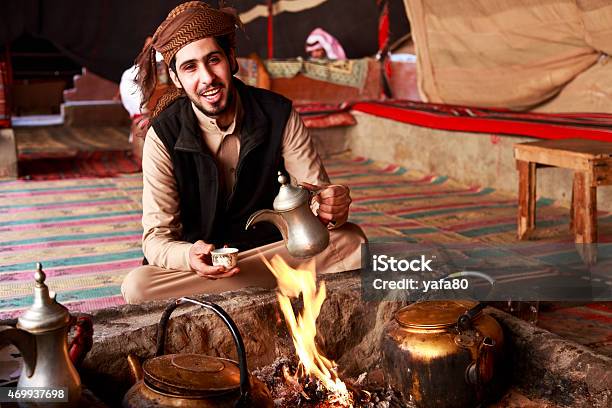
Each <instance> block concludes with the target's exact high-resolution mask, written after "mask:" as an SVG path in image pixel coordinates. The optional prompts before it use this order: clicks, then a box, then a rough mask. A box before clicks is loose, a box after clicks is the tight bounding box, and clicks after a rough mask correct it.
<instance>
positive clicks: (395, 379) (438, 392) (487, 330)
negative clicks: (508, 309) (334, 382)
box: [382, 300, 504, 408]
mask: <svg viewBox="0 0 612 408" xmlns="http://www.w3.org/2000/svg"><path fill="white" fill-rule="evenodd" d="M483 308H484V304H483V303H476V302H473V301H454V300H431V301H424V302H419V303H413V304H411V305H409V306H406V307H404V308H402V309H400V310H399V311H398V312H397V313H396V314H395V319H394V320H393V321H392V322H390V323H389V324H388V325H387V326H386V327H385V332H384V335H383V340H382V350H383V353H384V356H383V366H384V367H385V371H386V373H387V375H388V377H389V378H388V380H389V382H390V383H391V385H392V386H393V387H394V388H395V389H397V390H399V391H401V392H402V393H403V395H404V398H406V399H409V400H410V402H411V403H412V404H414V405H415V406H417V407H419V408H469V407H476V406H478V405H479V404H481V403H482V402H484V401H486V400H487V399H489V398H492V397H494V396H495V395H496V394H497V393H498V392H499V389H500V387H501V382H502V381H501V375H500V374H501V371H502V370H501V364H502V357H503V347H504V337H503V331H502V328H501V327H500V325H499V323H497V321H496V320H495V319H494V318H493V317H491V316H489V315H487V314H484V313H483V312H482V309H483Z"/></svg>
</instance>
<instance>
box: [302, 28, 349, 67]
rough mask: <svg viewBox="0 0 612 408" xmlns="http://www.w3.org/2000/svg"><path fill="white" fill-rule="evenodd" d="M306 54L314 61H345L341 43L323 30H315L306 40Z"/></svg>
mask: <svg viewBox="0 0 612 408" xmlns="http://www.w3.org/2000/svg"><path fill="white" fill-rule="evenodd" d="M306 53H307V54H308V57H309V58H312V59H330V60H345V59H346V54H345V53H344V48H342V45H340V41H338V39H337V38H336V37H334V36H333V35H331V34H330V33H328V32H327V31H325V30H323V29H322V28H315V29H314V30H312V32H311V33H310V34H308V38H306Z"/></svg>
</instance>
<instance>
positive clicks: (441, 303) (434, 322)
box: [395, 300, 478, 329]
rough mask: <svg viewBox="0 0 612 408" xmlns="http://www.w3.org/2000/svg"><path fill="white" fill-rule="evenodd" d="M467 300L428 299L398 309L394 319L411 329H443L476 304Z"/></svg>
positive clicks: (452, 324) (453, 324)
mask: <svg viewBox="0 0 612 408" xmlns="http://www.w3.org/2000/svg"><path fill="white" fill-rule="evenodd" d="M477 304H478V302H473V301H469V300H428V301H424V302H417V303H413V304H411V305H408V306H406V307H403V308H402V309H400V310H398V311H397V313H396V314H395V320H396V321H397V322H398V323H399V324H400V325H402V326H404V327H409V328H413V329H443V328H447V327H452V326H455V325H456V324H457V319H458V318H459V316H461V315H462V314H464V313H465V312H467V311H468V310H470V309H471V308H473V307H474V306H476V305H477Z"/></svg>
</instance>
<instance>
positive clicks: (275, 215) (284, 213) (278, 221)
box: [245, 171, 329, 258]
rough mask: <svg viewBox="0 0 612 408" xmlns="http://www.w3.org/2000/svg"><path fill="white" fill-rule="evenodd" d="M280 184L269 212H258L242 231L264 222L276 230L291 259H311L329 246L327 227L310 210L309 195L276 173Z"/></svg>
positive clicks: (310, 196)
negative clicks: (280, 235)
mask: <svg viewBox="0 0 612 408" xmlns="http://www.w3.org/2000/svg"><path fill="white" fill-rule="evenodd" d="M278 182H279V183H280V184H281V187H280V190H279V192H278V195H277V196H276V198H275V199H274V202H273V204H272V207H273V208H274V211H272V210H259V211H257V212H255V213H253V214H252V215H251V216H250V217H249V219H248V220H247V223H246V227H245V229H249V227H251V225H253V224H256V223H258V222H261V221H267V222H270V223H272V224H274V225H275V226H276V228H278V229H279V231H280V232H281V234H282V236H283V240H284V241H285V246H286V247H287V251H288V252H289V254H290V255H291V256H293V257H294V258H311V257H313V256H315V255H317V254H319V253H321V252H323V251H324V250H325V248H327V245H329V231H328V230H327V227H326V226H325V225H323V223H322V222H321V221H320V220H319V219H318V218H317V217H316V216H315V215H314V214H313V212H312V210H311V209H310V199H311V198H312V194H311V192H309V191H308V190H306V189H304V188H303V187H301V186H298V187H296V186H292V185H291V183H290V179H289V177H287V176H286V175H284V174H282V173H281V172H280V171H279V172H278Z"/></svg>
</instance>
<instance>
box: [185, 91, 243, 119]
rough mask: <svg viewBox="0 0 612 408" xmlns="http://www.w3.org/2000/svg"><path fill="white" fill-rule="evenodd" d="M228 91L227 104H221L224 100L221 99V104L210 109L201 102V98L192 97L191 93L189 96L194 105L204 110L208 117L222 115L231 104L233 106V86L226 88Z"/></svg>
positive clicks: (201, 110)
mask: <svg viewBox="0 0 612 408" xmlns="http://www.w3.org/2000/svg"><path fill="white" fill-rule="evenodd" d="M226 91H227V99H226V100H225V105H223V106H221V103H223V101H219V106H217V107H215V108H213V109H212V110H208V109H206V108H205V107H204V106H203V105H202V104H201V103H200V100H199V98H192V97H191V95H189V94H187V97H188V98H189V100H190V101H191V102H192V103H193V105H194V106H195V107H196V108H197V109H198V110H199V111H200V112H202V113H203V114H204V115H206V116H208V117H215V116H219V115H221V114H222V113H223V112H225V111H226V110H227V109H228V108H229V107H230V106H232V103H233V101H234V90H233V88H231V87H228V88H226Z"/></svg>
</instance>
